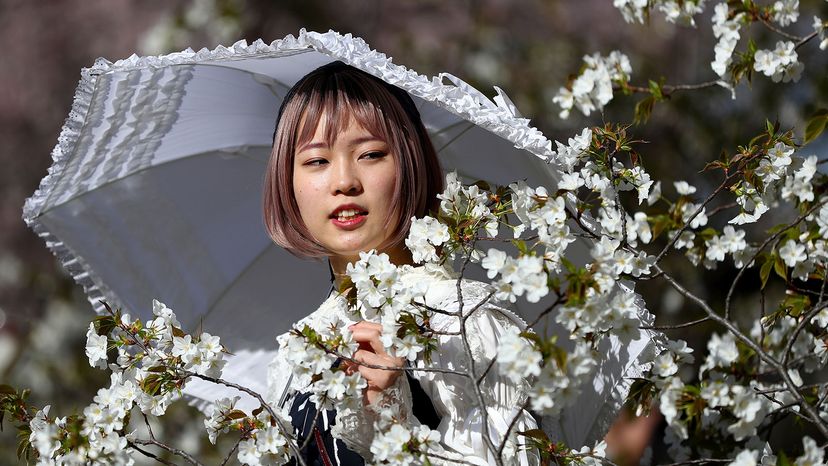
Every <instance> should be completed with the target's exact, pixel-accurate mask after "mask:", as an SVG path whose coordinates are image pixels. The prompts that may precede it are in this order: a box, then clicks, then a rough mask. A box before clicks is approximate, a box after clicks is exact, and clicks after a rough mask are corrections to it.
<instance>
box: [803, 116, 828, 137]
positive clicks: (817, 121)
mask: <svg viewBox="0 0 828 466" xmlns="http://www.w3.org/2000/svg"><path fill="white" fill-rule="evenodd" d="M826 124H828V109H824V108H821V109H819V110H817V111H816V113H814V114H813V115H811V118H810V119H809V120H808V124H807V125H806V126H805V144H808V143H809V142H811V141H813V140H814V139H816V138H817V137H819V135H820V134H822V132H823V131H825V125H826Z"/></svg>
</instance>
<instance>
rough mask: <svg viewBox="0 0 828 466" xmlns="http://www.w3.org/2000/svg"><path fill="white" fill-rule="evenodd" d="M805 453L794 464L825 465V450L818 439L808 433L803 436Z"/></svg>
mask: <svg viewBox="0 0 828 466" xmlns="http://www.w3.org/2000/svg"><path fill="white" fill-rule="evenodd" d="M802 448H803V450H805V451H804V453H803V454H802V456H800V457H798V458H797V459H796V461H794V466H823V465H824V464H825V450H823V449H822V448H820V447H819V446H818V445H817V443H816V441H815V440H814V439H812V438H811V437H808V436H807V435H806V436H805V437H803V438H802Z"/></svg>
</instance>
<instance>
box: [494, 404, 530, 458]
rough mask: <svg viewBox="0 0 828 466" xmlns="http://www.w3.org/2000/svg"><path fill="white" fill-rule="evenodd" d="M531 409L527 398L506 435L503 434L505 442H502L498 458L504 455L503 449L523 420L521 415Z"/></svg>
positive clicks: (498, 450)
mask: <svg viewBox="0 0 828 466" xmlns="http://www.w3.org/2000/svg"><path fill="white" fill-rule="evenodd" d="M528 407H529V397H526V400H524V401H523V404H522V405H521V406H520V409H519V410H518V412H517V414H515V416H514V417H513V418H512V421H511V422H509V428H508V429H506V433H505V434H503V440H501V441H500V447H499V448H498V449H497V456H498V457H501V456H502V455H503V449H504V448H505V447H506V443H507V441H508V440H509V436H510V435H511V434H512V429H514V428H515V426H516V425H517V421H518V419H520V418H521V414H523V412H524V410H526V408H528Z"/></svg>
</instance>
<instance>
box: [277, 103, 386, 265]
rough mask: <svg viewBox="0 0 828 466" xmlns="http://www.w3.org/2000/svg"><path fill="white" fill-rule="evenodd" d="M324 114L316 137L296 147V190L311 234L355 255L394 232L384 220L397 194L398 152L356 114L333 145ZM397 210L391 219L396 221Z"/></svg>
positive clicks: (340, 252) (333, 248) (350, 257)
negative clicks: (358, 118)
mask: <svg viewBox="0 0 828 466" xmlns="http://www.w3.org/2000/svg"><path fill="white" fill-rule="evenodd" d="M326 118H327V115H322V117H321V118H320V119H319V124H318V125H317V127H316V131H314V135H313V138H312V139H311V140H310V141H309V142H308V143H306V144H304V145H303V146H300V147H297V150H296V154H295V156H294V159H293V192H294V195H295V196H296V203H297V204H298V206H299V213H300V214H301V215H302V220H303V221H304V222H305V226H306V227H307V229H308V230H309V231H310V233H311V235H313V238H314V239H315V240H316V241H317V242H319V243H320V244H322V245H323V246H324V247H326V248H327V249H328V250H330V251H332V252H333V254H334V255H336V256H340V257H341V258H344V259H348V260H349V261H351V260H355V259H357V258H358V256H359V252H360V251H368V250H370V249H374V248H377V247H378V246H379V245H380V244H382V243H383V242H384V241H385V240H386V239H387V238H388V237H389V236H390V235H391V234H392V233H393V231H392V230H393V228H385V220H386V218H388V215H389V213H390V210H391V199H392V197H393V196H394V186H395V183H396V177H397V154H392V153H391V152H390V146H389V145H388V144H387V143H386V142H385V141H384V140H382V139H379V138H377V137H375V136H373V135H372V134H371V133H370V132H368V130H366V129H365V128H363V127H362V126H360V125H359V124H358V123H357V122H356V121H355V120H354V119H353V118H351V120H350V123H349V124H348V126H347V128H346V129H345V130H344V131H343V132H341V133H339V134H338V135H336V137H335V139H334V140H333V143H332V145H330V146H329V145H328V143H327V142H326V141H325V137H324V136H325V135H324V128H325V120H326ZM397 215H398V214H396V213H394V216H392V217H391V223H390V224H389V225H396V224H397V222H398V220H399V219H397V218H396V216H397Z"/></svg>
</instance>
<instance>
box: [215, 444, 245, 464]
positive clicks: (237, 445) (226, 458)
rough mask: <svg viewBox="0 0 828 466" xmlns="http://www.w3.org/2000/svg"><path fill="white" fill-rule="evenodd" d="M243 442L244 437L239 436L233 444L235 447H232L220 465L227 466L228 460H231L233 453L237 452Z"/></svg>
mask: <svg viewBox="0 0 828 466" xmlns="http://www.w3.org/2000/svg"><path fill="white" fill-rule="evenodd" d="M241 442H242V437H239V439H238V440H236V443H235V444H234V445H233V448H231V449H230V451H229V452H227V456H225V457H224V461H222V462H221V465H220V466H226V465H227V462H228V461H230V459H231V458H233V453H235V452H236V450H237V449H238V448H239V445H240V444H241Z"/></svg>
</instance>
